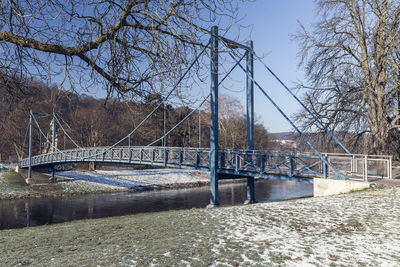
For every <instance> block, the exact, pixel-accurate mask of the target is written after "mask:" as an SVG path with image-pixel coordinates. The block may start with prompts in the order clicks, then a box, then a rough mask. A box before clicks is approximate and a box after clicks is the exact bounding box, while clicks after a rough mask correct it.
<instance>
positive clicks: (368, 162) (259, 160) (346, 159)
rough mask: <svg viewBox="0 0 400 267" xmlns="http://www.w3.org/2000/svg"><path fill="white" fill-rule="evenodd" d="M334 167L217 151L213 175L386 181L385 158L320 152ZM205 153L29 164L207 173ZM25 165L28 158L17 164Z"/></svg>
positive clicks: (96, 156)
mask: <svg viewBox="0 0 400 267" xmlns="http://www.w3.org/2000/svg"><path fill="white" fill-rule="evenodd" d="M324 156H325V159H326V160H327V161H328V162H329V163H330V164H331V166H332V167H334V169H333V170H332V169H329V168H328V167H327V166H326V164H324V163H323V161H322V160H321V159H320V158H319V157H318V156H317V155H313V154H278V153H268V152H265V151H227V150H220V151H219V153H218V173H220V174H221V178H223V177H232V176H241V177H259V178H274V179H284V180H294V181H303V182H312V179H310V178H313V177H320V178H324V177H325V178H343V177H339V176H338V175H344V176H346V177H359V178H363V179H364V180H365V179H368V178H391V157H388V156H367V155H348V154H324ZM209 159H210V150H208V149H195V148H171V147H114V148H111V149H110V148H107V147H93V148H80V149H71V150H64V151H57V152H54V153H48V154H42V155H38V156H34V157H32V162H31V166H32V167H38V166H54V165H59V164H66V163H79V162H98V163H102V162H104V163H106V162H108V163H127V164H145V165H152V166H164V167H173V168H187V169H198V170H209ZM19 167H20V168H28V167H29V158H25V159H22V160H21V161H20V162H19Z"/></svg>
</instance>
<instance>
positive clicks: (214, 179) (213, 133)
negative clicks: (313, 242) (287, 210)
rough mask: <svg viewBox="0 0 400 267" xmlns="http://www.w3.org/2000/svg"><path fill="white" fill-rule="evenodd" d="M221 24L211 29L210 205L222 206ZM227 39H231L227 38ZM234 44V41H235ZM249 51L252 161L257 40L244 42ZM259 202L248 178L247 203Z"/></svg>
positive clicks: (248, 115) (248, 126) (248, 130)
mask: <svg viewBox="0 0 400 267" xmlns="http://www.w3.org/2000/svg"><path fill="white" fill-rule="evenodd" d="M219 39H220V36H218V26H213V27H212V28H211V42H210V43H211V45H210V49H211V62H210V73H211V84H210V91H211V112H210V113H211V117H210V193H211V197H210V204H209V205H208V206H207V207H215V206H218V205H219V199H218V198H219V196H218V151H219V144H218V143H219V142H218V84H219V82H218V43H219ZM222 40H223V41H224V42H230V41H229V40H227V39H225V38H223V39H222ZM232 43H233V42H232ZM240 47H241V48H244V49H245V50H246V54H247V56H246V118H247V123H246V133H247V139H246V149H247V151H248V152H249V155H248V158H247V160H250V161H251V160H252V157H251V154H252V152H253V150H254V58H253V41H249V42H248V44H247V46H244V45H240ZM254 202H256V200H255V196H254V177H247V200H246V201H245V203H246V204H249V203H254Z"/></svg>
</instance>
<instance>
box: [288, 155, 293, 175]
mask: <svg viewBox="0 0 400 267" xmlns="http://www.w3.org/2000/svg"><path fill="white" fill-rule="evenodd" d="M293 173H294V161H293V157H292V156H289V177H292V176H293Z"/></svg>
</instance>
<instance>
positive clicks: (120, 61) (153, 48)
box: [0, 0, 237, 97]
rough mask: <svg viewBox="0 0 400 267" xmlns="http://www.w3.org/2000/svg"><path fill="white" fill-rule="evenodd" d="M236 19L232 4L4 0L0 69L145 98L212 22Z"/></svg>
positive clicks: (172, 75) (228, 0)
mask: <svg viewBox="0 0 400 267" xmlns="http://www.w3.org/2000/svg"><path fill="white" fill-rule="evenodd" d="M236 14H237V7H236V4H235V1H234V0H218V1H207V0H169V1H164V0H120V1H111V0H105V1H82V0H70V1H65V0H46V1H41V0H39V1H26V0H25V1H23V0H21V1H19V0H9V1H2V2H0V69H1V70H2V71H4V72H5V73H18V74H20V76H21V77H22V76H36V77H40V79H42V80H43V79H44V80H49V79H50V77H53V81H54V77H56V79H55V80H56V81H58V82H59V84H60V85H61V87H64V88H72V89H77V88H78V89H82V88H84V89H85V88H86V89H88V88H92V89H93V88H94V90H99V89H106V90H107V93H108V97H112V96H116V95H117V96H126V95H130V96H134V97H137V96H139V97H140V96H143V95H145V94H146V93H148V92H151V91H152V90H155V89H154V87H155V85H157V83H162V84H163V85H164V88H165V85H166V84H168V83H169V82H173V81H176V76H180V75H181V72H182V69H183V68H185V67H186V66H187V64H188V62H191V61H192V60H193V58H194V57H196V55H197V54H198V51H199V49H201V48H202V46H204V45H205V44H206V42H207V39H208V37H206V35H208V31H207V29H208V28H209V27H210V26H211V23H218V22H220V21H221V20H223V21H225V22H227V25H228V26H227V27H229V25H230V23H232V22H234V19H235V16H236ZM221 32H222V31H221ZM57 79H59V80H57Z"/></svg>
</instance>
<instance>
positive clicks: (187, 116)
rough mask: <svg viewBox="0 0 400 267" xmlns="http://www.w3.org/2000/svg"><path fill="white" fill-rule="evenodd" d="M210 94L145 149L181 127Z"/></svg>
mask: <svg viewBox="0 0 400 267" xmlns="http://www.w3.org/2000/svg"><path fill="white" fill-rule="evenodd" d="M210 95H211V93H210V94H208V96H206V97H205V98H204V99H203V101H201V103H200V105H198V106H197V107H196V108H195V109H193V110H192V111H191V112H190V113H189V114H187V115H186V116H185V117H184V118H183V119H182V120H180V121H179V122H178V123H177V124H175V126H174V127H172V128H171V129H170V130H169V131H168V132H166V133H165V135H163V136H161V137H160V138H158V139H157V140H155V141H153V142H151V143H150V144H148V145H147V146H146V147H148V146H152V145H154V144H155V143H157V142H159V141H161V140H162V139H163V138H164V137H165V136H167V135H168V134H170V133H171V132H172V131H173V130H175V129H176V128H177V127H178V126H179V125H181V124H182V123H183V122H184V121H185V120H186V119H187V118H189V117H190V116H191V115H192V114H193V113H194V112H196V111H197V110H198V109H199V108H200V107H201V106H202V105H203V104H204V103H205V102H206V100H207V99H208V98H209V97H210Z"/></svg>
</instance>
